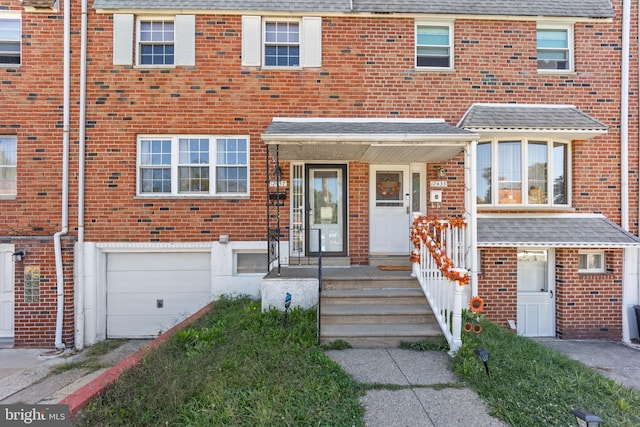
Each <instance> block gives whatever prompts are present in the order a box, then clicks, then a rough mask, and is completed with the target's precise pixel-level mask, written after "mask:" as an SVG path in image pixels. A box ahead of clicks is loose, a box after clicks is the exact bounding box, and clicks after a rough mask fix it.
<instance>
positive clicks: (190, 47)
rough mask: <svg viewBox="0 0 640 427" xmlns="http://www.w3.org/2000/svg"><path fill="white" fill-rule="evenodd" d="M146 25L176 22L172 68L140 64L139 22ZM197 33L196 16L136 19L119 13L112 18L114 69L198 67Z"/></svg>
mask: <svg viewBox="0 0 640 427" xmlns="http://www.w3.org/2000/svg"><path fill="white" fill-rule="evenodd" d="M147 21H173V64H140V22H147ZM195 31H196V16H195V15H163V16H158V15H148V16H147V15H140V16H137V17H136V16H135V15H133V14H124V13H116V14H114V15H113V65H128V66H135V67H136V68H175V67H177V66H195V65H196V41H195V37H196V35H195ZM134 36H136V37H135V40H136V41H134ZM134 56H135V60H134Z"/></svg>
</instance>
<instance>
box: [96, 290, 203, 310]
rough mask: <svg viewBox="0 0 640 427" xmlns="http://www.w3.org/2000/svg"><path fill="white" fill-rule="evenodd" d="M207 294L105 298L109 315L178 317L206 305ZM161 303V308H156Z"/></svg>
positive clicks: (163, 294)
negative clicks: (132, 314) (133, 314)
mask: <svg viewBox="0 0 640 427" xmlns="http://www.w3.org/2000/svg"><path fill="white" fill-rule="evenodd" d="M210 295H211V294H210V293H209V292H188V293H180V294H166V293H157V294H155V295H149V294H117V295H109V297H108V298H107V310H108V311H109V315H111V316H116V315H123V316H124V315H129V314H131V313H135V314H136V315H144V316H146V315H149V316H157V315H167V316H170V315H179V314H183V313H185V311H187V312H195V311H197V310H199V309H201V308H202V307H203V306H205V305H207V304H208V303H209V302H210V300H211V298H210ZM158 301H161V305H162V307H158Z"/></svg>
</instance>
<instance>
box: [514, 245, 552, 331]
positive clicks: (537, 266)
mask: <svg viewBox="0 0 640 427" xmlns="http://www.w3.org/2000/svg"><path fill="white" fill-rule="evenodd" d="M553 255H554V253H553V251H552V250H546V249H527V250H519V251H518V318H517V328H518V335H523V336H525V337H552V336H555V326H556V325H555V301H556V297H555V286H554V285H555V280H554V275H553V274H552V272H553V268H550V267H553V266H554V265H555V262H554V259H553Z"/></svg>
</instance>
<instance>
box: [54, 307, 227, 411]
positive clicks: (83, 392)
mask: <svg viewBox="0 0 640 427" xmlns="http://www.w3.org/2000/svg"><path fill="white" fill-rule="evenodd" d="M214 304H215V302H212V303H210V304H208V305H206V306H204V307H203V308H201V309H200V310H198V311H197V312H195V313H194V314H192V315H191V316H189V317H187V318H186V319H185V320H183V321H182V322H180V323H178V324H177V325H175V326H174V327H172V328H171V329H169V330H167V331H166V332H164V333H162V334H160V335H159V336H158V338H156V339H154V340H153V341H151V342H150V343H148V344H147V345H145V346H144V347H142V348H140V349H138V350H137V351H136V352H135V353H133V354H130V355H129V356H127V357H125V358H124V359H122V360H121V361H120V362H118V363H117V364H115V365H114V366H112V367H110V368H109V369H107V370H106V371H104V372H103V373H102V374H100V375H99V376H97V377H96V378H95V379H94V380H93V381H90V382H89V383H87V384H85V385H84V386H82V387H80V388H79V389H78V390H76V391H74V392H73V393H71V394H70V395H68V396H67V397H65V398H64V399H63V400H61V401H60V402H58V404H61V405H69V414H70V415H71V416H74V415H76V414H77V413H78V412H79V411H80V410H81V409H83V408H84V407H85V406H87V404H88V403H89V401H90V400H91V399H92V398H94V397H95V396H97V395H98V394H100V393H102V392H103V391H104V389H105V387H106V386H108V385H109V384H111V383H113V382H115V381H116V380H117V379H118V378H119V377H120V375H121V374H122V373H123V372H125V371H127V370H128V369H131V368H132V367H134V366H136V365H137V364H138V363H140V361H141V360H142V358H143V357H144V355H145V353H146V352H147V351H148V350H150V349H153V348H156V347H158V346H160V345H161V344H163V343H164V342H166V341H167V340H168V339H169V337H171V335H173V334H174V333H175V332H176V331H178V330H180V329H182V328H184V327H185V326H187V325H189V324H191V323H193V322H195V321H196V320H198V319H199V318H200V317H202V316H203V315H204V314H206V313H208V312H209V311H210V310H211V309H212V308H213V306H214Z"/></svg>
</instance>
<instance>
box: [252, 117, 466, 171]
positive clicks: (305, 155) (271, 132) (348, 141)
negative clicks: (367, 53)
mask: <svg viewBox="0 0 640 427" xmlns="http://www.w3.org/2000/svg"><path fill="white" fill-rule="evenodd" d="M477 138H478V134H476V133H474V132H471V131H469V130H465V129H460V128H457V127H455V126H451V125H449V124H447V123H446V122H445V121H444V120H443V119H330V118H326V119H324V118H322V119H320V118H319V119H314V118H304V119H296V118H274V119H273V121H272V123H271V125H270V126H269V127H268V128H267V130H266V131H265V132H264V133H263V134H262V139H263V141H265V143H266V144H267V145H278V146H279V157H280V158H281V159H282V160H351V161H364V162H439V161H444V160H447V159H450V158H452V157H454V156H455V155H457V154H458V153H460V152H461V151H462V150H463V149H464V146H465V145H466V144H467V143H469V142H471V141H473V140H476V139H477Z"/></svg>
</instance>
